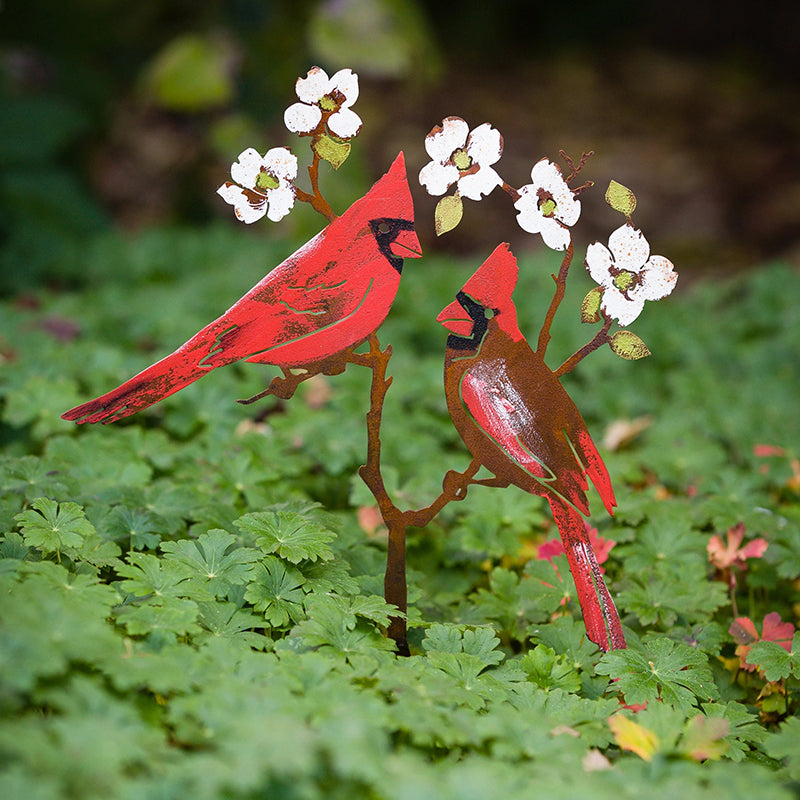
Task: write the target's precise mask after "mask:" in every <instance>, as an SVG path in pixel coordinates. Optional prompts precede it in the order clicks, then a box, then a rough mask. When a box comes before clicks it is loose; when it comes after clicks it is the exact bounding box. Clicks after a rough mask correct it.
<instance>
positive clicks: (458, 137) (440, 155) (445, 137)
mask: <svg viewBox="0 0 800 800" xmlns="http://www.w3.org/2000/svg"><path fill="white" fill-rule="evenodd" d="M468 135H469V125H467V123H466V122H465V121H464V120H463V119H461V117H446V118H445V119H443V120H442V124H441V125H437V126H436V127H435V128H434V129H433V130H432V131H431V132H430V133H429V134H428V135H427V136H426V137H425V150H427V152H428V155H429V156H430V157H431V158H432V159H433V160H434V161H438V162H439V163H440V164H444V162H445V161H447V160H448V159H449V158H450V156H452V155H453V153H454V152H455V151H456V150H458V148H459V147H463V146H464V145H465V144H466V142H467V136H468Z"/></svg>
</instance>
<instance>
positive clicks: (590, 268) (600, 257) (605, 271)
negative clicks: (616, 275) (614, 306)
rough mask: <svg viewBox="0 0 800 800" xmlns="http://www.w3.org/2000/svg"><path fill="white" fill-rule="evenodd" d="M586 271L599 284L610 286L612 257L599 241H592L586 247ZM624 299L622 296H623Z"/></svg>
mask: <svg viewBox="0 0 800 800" xmlns="http://www.w3.org/2000/svg"><path fill="white" fill-rule="evenodd" d="M584 263H585V265H586V271H587V272H588V273H589V275H590V277H591V279H592V280H593V281H594V282H595V283H599V284H600V285H601V286H606V287H608V286H611V281H612V277H611V267H612V266H613V265H614V258H613V256H612V255H611V252H610V251H609V249H608V248H607V247H606V246H605V245H604V244H600V242H594V243H593V244H590V245H589V246H588V247H587V248H586V260H585V262H584ZM623 299H624V298H623Z"/></svg>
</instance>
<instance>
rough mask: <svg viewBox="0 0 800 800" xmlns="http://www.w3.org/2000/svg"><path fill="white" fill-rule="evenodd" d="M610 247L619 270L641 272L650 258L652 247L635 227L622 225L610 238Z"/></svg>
mask: <svg viewBox="0 0 800 800" xmlns="http://www.w3.org/2000/svg"><path fill="white" fill-rule="evenodd" d="M608 246H609V249H610V250H611V252H612V253H613V254H614V261H615V263H616V265H617V267H618V268H619V269H626V270H628V271H629V272H639V271H641V269H642V268H643V267H644V265H645V262H646V261H647V259H648V258H649V256H650V245H649V244H648V242H647V239H645V238H644V236H643V235H642V232H641V231H640V230H637V229H636V228H634V227H633V225H628V224H627V223H626V224H625V225H622V226H621V227H619V228H617V229H616V230H615V231H614V232H613V233H612V234H611V235H610V236H609V237H608Z"/></svg>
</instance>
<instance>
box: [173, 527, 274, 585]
mask: <svg viewBox="0 0 800 800" xmlns="http://www.w3.org/2000/svg"><path fill="white" fill-rule="evenodd" d="M235 542H236V537H235V536H234V535H233V534H232V533H228V531H223V530H219V529H212V530H210V531H208V532H207V533H203V534H201V535H200V536H199V537H198V538H197V540H196V541H194V540H192V539H179V540H178V541H176V542H162V544H161V549H162V550H163V551H164V552H165V553H166V554H167V555H166V559H165V560H166V561H172V562H173V563H174V564H176V565H177V567H178V572H179V573H181V574H183V575H184V576H185V577H187V578H194V579H197V580H199V581H201V582H204V583H205V584H206V586H207V588H208V590H209V591H210V592H211V593H212V594H215V595H217V596H218V597H219V596H223V595H225V593H226V592H227V591H228V589H230V587H231V586H242V585H244V584H246V583H247V581H248V579H249V578H250V575H251V573H252V571H253V564H254V563H255V562H256V561H258V559H259V558H261V554H260V553H259V552H258V551H257V550H254V549H253V548H251V547H235V546H234V543H235Z"/></svg>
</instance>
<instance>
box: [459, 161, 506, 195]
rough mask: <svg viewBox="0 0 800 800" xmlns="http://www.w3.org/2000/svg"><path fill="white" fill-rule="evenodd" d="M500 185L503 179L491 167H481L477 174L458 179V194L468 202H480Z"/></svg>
mask: <svg viewBox="0 0 800 800" xmlns="http://www.w3.org/2000/svg"><path fill="white" fill-rule="evenodd" d="M502 185H503V179H502V178H501V177H500V176H499V175H498V174H497V173H496V172H495V171H494V170H493V169H492V168H491V167H481V168H480V169H479V170H478V171H477V172H473V173H471V174H470V175H463V176H462V177H460V178H459V179H458V193H459V194H460V195H463V196H464V197H468V198H469V199H470V200H480V199H481V197H483V196H484V195H487V194H489V193H490V192H491V191H492V190H493V189H495V188H496V187H498V186H502Z"/></svg>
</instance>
